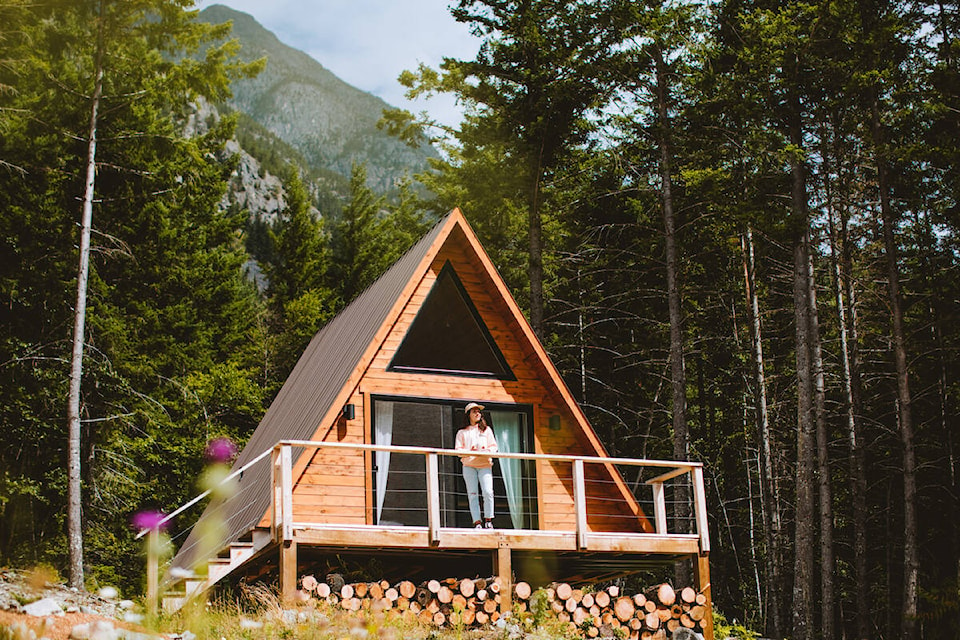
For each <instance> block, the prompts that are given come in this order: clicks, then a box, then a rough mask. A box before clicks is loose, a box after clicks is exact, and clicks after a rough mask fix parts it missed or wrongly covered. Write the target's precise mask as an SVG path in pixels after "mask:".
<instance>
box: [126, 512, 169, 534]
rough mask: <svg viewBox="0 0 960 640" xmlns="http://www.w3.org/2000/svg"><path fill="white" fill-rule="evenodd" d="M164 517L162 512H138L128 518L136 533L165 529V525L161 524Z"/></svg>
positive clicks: (164, 523)
mask: <svg viewBox="0 0 960 640" xmlns="http://www.w3.org/2000/svg"><path fill="white" fill-rule="evenodd" d="M165 517H166V516H165V515H164V513H163V512H162V511H156V510H146V511H138V512H137V513H135V514H133V517H132V518H130V525H131V526H132V527H133V528H134V529H136V530H137V531H143V530H145V529H147V530H150V531H153V530H155V529H165V528H166V527H167V523H166V522H163V519H164V518H165Z"/></svg>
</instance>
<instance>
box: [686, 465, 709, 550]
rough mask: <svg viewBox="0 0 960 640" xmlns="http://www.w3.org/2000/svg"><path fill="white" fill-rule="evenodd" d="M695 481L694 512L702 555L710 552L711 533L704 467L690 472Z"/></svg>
mask: <svg viewBox="0 0 960 640" xmlns="http://www.w3.org/2000/svg"><path fill="white" fill-rule="evenodd" d="M690 476H691V479H692V480H693V511H694V513H695V514H696V518H697V534H698V535H699V536H700V553H707V552H709V551H710V531H709V527H708V526H707V493H706V491H705V490H704V488H703V467H694V468H693V469H691V470H690Z"/></svg>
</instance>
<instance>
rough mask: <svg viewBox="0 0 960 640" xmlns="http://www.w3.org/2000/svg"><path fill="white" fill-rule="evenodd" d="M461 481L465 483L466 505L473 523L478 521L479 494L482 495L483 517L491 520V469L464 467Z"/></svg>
mask: <svg viewBox="0 0 960 640" xmlns="http://www.w3.org/2000/svg"><path fill="white" fill-rule="evenodd" d="M463 481H464V482H466V483H467V504H469V505H470V516H471V517H472V518H473V521H474V522H479V521H480V500H479V497H480V496H479V493H480V492H482V493H483V517H484V518H485V519H487V520H493V468H492V467H468V466H466V465H464V467H463ZM478 485H479V491H478Z"/></svg>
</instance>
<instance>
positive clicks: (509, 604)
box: [493, 539, 513, 613]
mask: <svg viewBox="0 0 960 640" xmlns="http://www.w3.org/2000/svg"><path fill="white" fill-rule="evenodd" d="M510 555H511V554H510V543H509V542H507V541H506V540H503V539H501V540H500V544H499V545H498V546H497V550H496V551H494V552H493V572H494V574H495V575H496V576H497V577H498V578H500V611H501V613H510V612H511V611H513V565H512V562H511V558H510Z"/></svg>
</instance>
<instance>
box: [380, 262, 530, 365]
mask: <svg viewBox="0 0 960 640" xmlns="http://www.w3.org/2000/svg"><path fill="white" fill-rule="evenodd" d="M388 369H389V370H390V371H403V372H407V373H436V374H443V375H457V376H471V377H480V378H497V379H500V380H516V377H515V376H514V375H513V372H512V371H511V370H510V367H509V366H507V361H506V360H505V359H504V357H503V354H502V353H501V352H500V349H499V348H497V344H496V342H494V340H493V336H491V335H490V331H489V330H488V329H487V325H485V324H484V322H483V320H482V319H481V318H480V314H479V313H478V312H477V308H476V307H475V306H474V305H473V302H471V300H470V296H468V295H467V291H466V289H464V287H463V283H461V282H460V278H458V277H457V274H456V272H455V271H454V269H453V266H452V265H451V264H450V263H449V262H447V263H446V264H445V265H443V269H441V270H440V275H439V276H438V277H437V281H436V282H435V283H434V285H433V288H432V289H430V293H429V294H428V295H427V299H426V300H424V302H423V306H422V307H420V311H419V312H418V313H417V317H416V318H414V319H413V324H411V325H410V329H408V330H407V335H405V336H404V337H403V341H402V342H401V343H400V347H399V348H398V349H397V353H396V355H394V356H393V360H392V361H391V362H390V366H389V367H388Z"/></svg>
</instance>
